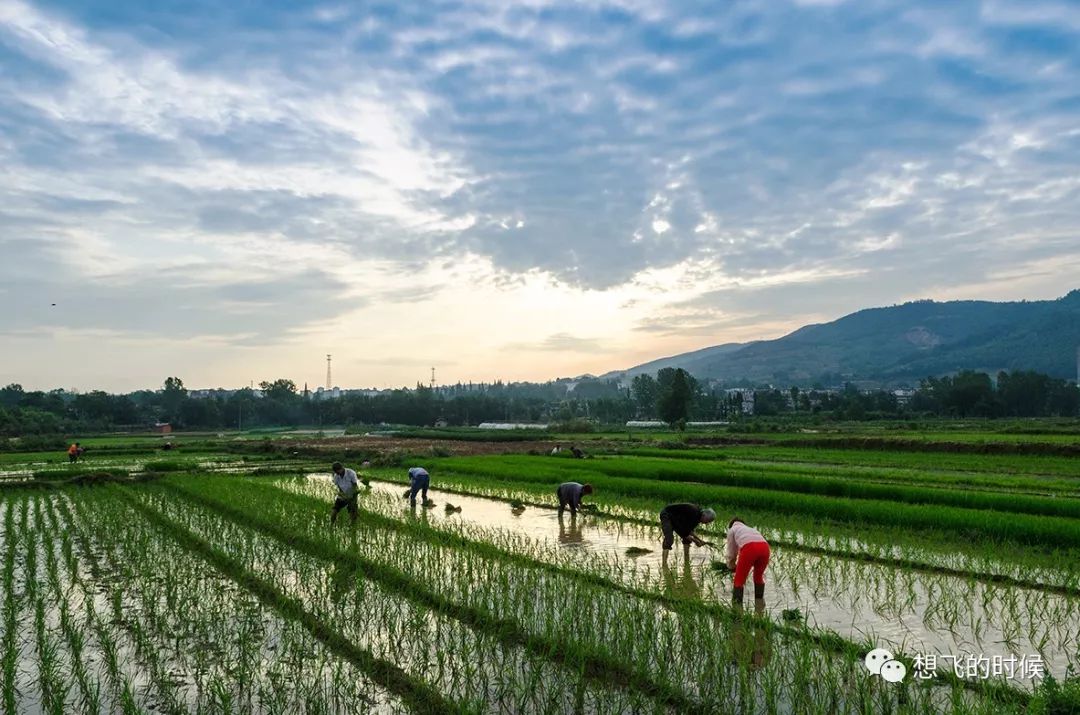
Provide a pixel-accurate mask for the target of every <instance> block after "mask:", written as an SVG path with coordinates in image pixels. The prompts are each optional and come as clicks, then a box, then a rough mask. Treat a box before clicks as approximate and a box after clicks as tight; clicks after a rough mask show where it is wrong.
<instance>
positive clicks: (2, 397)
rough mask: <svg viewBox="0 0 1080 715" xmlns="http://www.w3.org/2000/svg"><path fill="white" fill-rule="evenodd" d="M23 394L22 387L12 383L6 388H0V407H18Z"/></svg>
mask: <svg viewBox="0 0 1080 715" xmlns="http://www.w3.org/2000/svg"><path fill="white" fill-rule="evenodd" d="M25 394H26V393H25V392H23V386H22V385H18V384H16V383H14V382H13V383H11V384H10V385H8V386H7V387H0V407H7V408H8V409H10V408H12V407H18V406H19V403H20V402H21V401H22V398H23V395H25Z"/></svg>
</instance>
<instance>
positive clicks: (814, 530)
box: [370, 470, 1080, 595]
mask: <svg viewBox="0 0 1080 715" xmlns="http://www.w3.org/2000/svg"><path fill="white" fill-rule="evenodd" d="M370 473H371V474H373V475H376V476H377V477H378V478H380V479H384V480H388V481H391V482H395V483H402V481H401V479H402V478H401V474H400V472H399V471H395V470H371V472H370ZM594 484H595V482H594ZM438 486H439V489H440V490H442V491H446V492H449V493H459V494H466V495H474V496H481V497H488V498H495V499H501V500H504V501H507V502H520V503H525V504H528V505H531V506H539V507H548V508H554V507H555V506H556V504H557V502H556V500H555V496H554V488H553V484H552V482H551V481H550V480H548V479H520V478H514V477H513V476H511V477H507V476H506V475H480V474H456V473H453V472H446V471H439V472H438ZM689 486H691V487H692V486H693V485H689ZM646 494H647V492H646ZM694 497H697V498H699V499H702V503H703V504H709V505H711V506H714V507H716V508H718V509H724V508H729V509H731V510H732V512H734V511H737V512H738V513H739V514H740V515H742V516H743V517H744V518H748V519H750V520H751V521H753V522H754V523H756V524H758V525H759V526H760V527H761V528H763V529H765V530H766V532H767V533H768V534H769V540H770V541H771V542H773V543H775V544H780V545H783V546H785V547H788V548H797V549H800V550H804V551H810V552H814V553H818V554H822V555H829V556H833V557H836V558H843V559H854V560H857V561H862V562H869V563H881V564H883V565H888V566H892V567H895V568H910V569H916V570H920V571H923V572H927V573H941V574H948V575H955V576H964V577H972V578H977V579H979V580H982V581H987V582H993V583H999V584H1002V585H1014V586H1023V587H1030V588H1037V589H1040V590H1044V591H1048V592H1052V593H1060V594H1066V595H1075V594H1080V560H1078V559H1077V558H1076V556H1075V555H1074V554H1073V552H1072V551H1068V550H1059V549H1051V550H1033V549H1030V548H1028V547H1027V546H1026V545H1022V544H1020V545H1015V544H1009V543H1002V542H1000V541H988V540H983V539H979V540H971V539H968V538H966V535H965V534H964V533H960V534H958V533H956V532H954V531H945V530H942V529H937V528H934V527H932V526H931V527H924V528H921V529H919V530H911V529H909V528H906V527H905V526H904V525H903V524H896V525H882V524H874V525H873V528H872V529H867V528H865V526H863V525H862V524H861V523H860V522H847V523H837V522H836V521H833V520H831V519H828V518H818V517H815V516H814V515H813V514H803V513H791V512H784V511H780V510H773V509H767V508H759V507H757V506H754V505H751V506H739V507H738V508H737V509H736V508H735V507H733V506H731V505H728V504H725V503H724V502H723V501H720V500H717V499H715V496H710V495H709V494H705V495H703V494H702V493H701V492H700V491H697V492H696V493H691V494H686V493H683V494H682V497H681V498H680V497H679V492H673V491H671V490H670V489H669V490H668V494H667V496H666V497H665V495H664V494H663V493H661V494H660V495H659V496H657V495H656V494H653V495H652V496H647V495H638V494H636V493H632V494H626V493H623V492H622V491H620V489H619V485H618V483H613V484H612V485H611V486H610V487H605V488H603V489H601V490H599V491H597V492H596V493H595V494H594V495H593V497H592V498H593V500H594V501H595V502H596V503H597V504H598V505H599V507H600V510H599V511H598V512H596V515H599V516H603V517H605V518H608V519H614V520H620V521H625V522H629V523H636V524H644V525H655V524H657V516H656V514H657V513H658V512H659V510H660V508H661V507H662V506H663V505H664V504H666V503H668V502H670V501H676V500H682V499H687V498H694ZM704 531H706V532H707V531H708V529H707V528H706V529H704Z"/></svg>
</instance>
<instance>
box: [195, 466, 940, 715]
mask: <svg viewBox="0 0 1080 715" xmlns="http://www.w3.org/2000/svg"><path fill="white" fill-rule="evenodd" d="M196 481H197V482H198V483H197V485H196V484H193V482H192V480H190V479H188V480H186V481H184V482H179V483H178V486H179V488H180V489H181V490H183V491H185V492H187V493H189V494H198V495H199V499H198V501H199V502H200V503H206V504H207V505H208V506H211V508H213V509H214V510H215V511H217V512H218V513H219V514H221V515H222V518H223V519H227V520H235V521H239V522H242V523H249V524H251V525H252V526H253V527H254V528H257V529H259V530H260V531H263V532H264V533H267V534H268V535H271V536H273V537H274V538H277V539H279V540H281V541H282V542H288V543H289V544H291V545H292V546H294V547H295V548H302V549H304V550H318V549H320V548H323V549H325V548H327V547H328V546H330V547H333V545H334V544H335V543H338V544H340V545H339V546H338V547H337V551H338V556H336V557H335V558H348V557H349V554H352V553H355V552H359V554H360V555H357V556H356V558H362V559H364V561H363V563H361V564H358V566H359V567H361V568H365V569H367V571H368V573H370V572H371V569H372V568H377V567H378V566H379V565H380V564H381V565H389V566H393V567H394V568H395V569H402V570H406V571H407V572H412V573H413V574H415V575H414V577H413V585H411V586H410V587H411V588H419V587H420V586H419V585H418V583H424V582H428V583H430V587H432V588H435V589H436V590H437V592H438V593H441V594H445V595H447V596H448V597H450V598H452V599H453V600H454V601H455V602H462V603H466V604H469V606H470V607H472V608H476V609H477V610H486V609H491V608H493V606H495V605H496V604H498V609H497V611H496V612H508V613H513V614H515V619H516V620H517V621H518V623H520V624H523V625H524V626H525V627H526V629H527V630H528V631H530V632H534V633H535V632H537V631H539V632H540V633H544V634H546V637H547V638H550V639H551V640H552V642H555V643H558V642H560V639H563V642H565V643H566V646H564V648H565V651H564V652H573V651H574V650H576V651H577V652H578V653H579V654H580V653H582V652H588V651H592V652H594V653H595V652H598V651H599V652H601V653H602V652H603V650H606V651H607V655H608V656H609V657H611V658H613V659H614V660H616V661H618V660H623V661H624V662H626V663H634V664H635V665H636V666H637V667H644V668H645V672H646V673H651V674H656V673H659V674H662V675H664V677H665V679H670V682H671V684H672V685H673V686H681V687H689V684H694V686H696V687H697V688H698V691H697V693H696V694H697V695H698V697H699V699H701V700H706V701H708V702H721V703H724V702H731V698H732V693H731V692H730V691H725V690H723V686H722V685H718V684H717V683H713V682H711V681H710V673H715V667H716V666H715V664H714V663H713V662H712V661H708V662H703V661H699V662H679V663H675V664H671V663H666V662H663V661H658V660H657V658H658V655H662V654H658V653H657V652H656V648H655V645H654V644H655V643H671V644H678V643H681V642H683V641H682V638H685V637H686V635H683V636H682V637H680V634H687V635H690V636H691V638H692V640H693V641H694V647H693V649H695V650H696V649H697V648H698V647H700V648H701V649H702V650H703V651H704V652H705V653H716V652H721V653H722V652H724V649H725V647H726V646H727V645H728V644H729V643H730V642H731V639H730V637H729V636H730V632H729V631H730V629H731V625H732V622H731V621H730V619H727V620H725V619H723V618H719V617H718V615H717V614H716V612H715V611H712V610H710V609H706V608H703V607H702V606H701V604H700V602H697V604H696V605H689V604H688V605H687V606H686V608H685V609H681V608H675V609H674V611H673V612H674V613H675V614H676V620H675V622H674V623H671V622H669V621H668V619H659V621H660V622H659V623H657V622H655V621H657V620H658V619H657V614H659V613H662V612H663V611H665V610H669V609H660V610H657V608H656V603H655V601H654V600H652V599H645V598H639V597H638V596H636V595H631V594H628V593H626V592H625V591H621V590H618V589H613V588H610V587H603V586H599V585H596V584H594V583H592V582H590V581H589V580H587V579H576V578H564V577H562V576H561V575H559V574H552V572H551V570H550V569H545V568H540V567H533V568H530V567H526V566H523V565H520V564H517V563H514V564H510V563H505V562H503V561H498V560H494V559H489V558H486V554H485V556H484V557H479V554H478V553H477V552H476V551H475V550H472V549H461V548H447V547H445V546H442V545H440V544H438V543H435V542H424V541H421V540H418V539H416V538H415V537H414V536H413V535H411V534H401V533H398V532H394V531H388V532H381V534H372V533H371V532H370V531H369V530H368V529H367V528H365V527H358V531H357V536H356V542H355V543H353V542H352V541H350V540H349V539H348V536H347V533H348V532H347V531H346V530H339V531H338V532H327V531H326V530H325V528H322V526H321V525H320V524H319V521H318V514H319V513H320V512H323V509H324V508H325V504H324V503H322V504H320V503H319V502H315V501H313V500H307V504H305V502H304V501H303V500H301V499H299V498H296V497H290V498H282V499H274V498H273V497H272V496H270V495H269V494H268V493H267V490H256V489H253V488H252V487H250V486H248V485H235V484H232V485H221V484H213V485H208V484H207V483H206V481H205V480H196ZM210 489H212V490H213V492H215V493H216V496H212V497H211V496H207V492H208V491H209V490H210ZM253 491H257V492H258V493H257V494H252V492H253ZM234 492H235V493H234ZM285 497H288V495H285ZM244 501H249V502H250V505H249V506H237V504H238V503H239V504H242V503H243V502H244ZM372 538H377V540H378V542H377V546H376V548H372V547H371V546H370V545H369V543H368V542H369V541H370V540H371V539H372ZM320 543H321V544H322V546H320V545H319V544H320ZM354 550H355V551H354ZM568 602H569V604H578V606H579V607H580V608H581V609H583V611H582V614H581V616H580V617H579V618H578V620H577V623H578V624H579V627H578V628H577V629H575V630H574V632H573V634H572V635H573V640H571V641H569V642H566V641H565V639H566V637H567V634H566V633H565V622H566V619H565V616H566V609H567V608H568V607H569V606H568ZM489 612H490V611H489ZM702 619H704V620H702ZM736 622H738V621H736ZM672 629H674V630H672ZM777 640H778V641H780V642H782V644H783V646H782V648H796V647H802V646H801V644H803V643H804V642H805V643H811V644H813V643H814V641H813V640H812V639H809V638H807V639H799V638H793V639H788V638H787V636H786V635H778V637H777ZM672 647H674V648H675V649H676V650H680V649H683V648H685V647H686V646H685V644H684V645H682V646H678V645H673V646H672ZM782 648H781V649H782ZM602 649H603V650H602ZM777 649H778V646H776V645H774V646H773V650H774V651H775V650H777ZM849 657H850V656H849ZM703 658H704V656H703ZM703 666H705V667H703ZM851 666H852V661H850V660H849V661H846V662H843V659H841V662H840V667H839V673H836V672H833V675H832V676H829V674H828V672H829V668H826V672H825V673H823V674H821V675H822V677H823V679H824V680H826V681H827V680H829V677H834V678H836V677H839V678H841V679H842V680H843V681H844V682H845V683H846V685H845V686H844V687H845V688H852V687H854V688H856V690H854V691H852V690H849V691H848V692H849V693H853V692H854V693H861V694H862V695H865V693H864V692H862V691H860V690H858V686H860V685H865V684H866V681H865V679H864V678H862V677H861V674H859V673H858V670H857V669H853V668H852V667H851ZM698 668H701V670H698ZM835 670H836V668H835V667H833V671H835ZM770 672H771V671H770ZM789 675H790V674H787V675H785V674H783V673H781V674H775V677H779V678H780V679H781V681H782V680H783V678H786V677H788V676H789ZM855 675H859V676H860V677H858V678H855V677H853V676H855ZM848 681H853V682H848ZM776 687H778V688H779V689H780V691H783V690H785V689H786V688H785V687H783V684H782V682H781V683H777V685H776ZM908 695H909V696H910V697H919V695H918V694H917V693H909V694H908ZM860 696H861V695H860ZM831 697H833V698H835V697H836V696H835V694H834V695H832V696H831ZM852 705H853V703H852V702H843V703H837V702H831V703H830V707H834V708H840V709H844V710H847V709H849V708H850V707H852ZM932 709H933V708H931V710H932Z"/></svg>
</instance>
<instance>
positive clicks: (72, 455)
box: [68, 442, 82, 462]
mask: <svg viewBox="0 0 1080 715" xmlns="http://www.w3.org/2000/svg"><path fill="white" fill-rule="evenodd" d="M80 454H82V448H81V447H80V446H79V443H78V442H76V443H75V444H73V445H71V446H70V447H68V461H69V462H78V461H79V455H80Z"/></svg>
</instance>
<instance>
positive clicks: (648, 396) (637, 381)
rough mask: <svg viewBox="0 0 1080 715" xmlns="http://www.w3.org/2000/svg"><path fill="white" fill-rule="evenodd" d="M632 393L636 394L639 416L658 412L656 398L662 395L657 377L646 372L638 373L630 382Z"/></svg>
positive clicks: (649, 415)
mask: <svg viewBox="0 0 1080 715" xmlns="http://www.w3.org/2000/svg"><path fill="white" fill-rule="evenodd" d="M630 393H631V394H632V395H633V396H634V404H635V405H636V407H637V410H638V415H639V416H641V417H651V416H652V415H654V414H656V400H657V398H658V397H659V395H660V388H659V386H658V385H657V384H656V378H654V377H653V376H652V375H646V374H644V373H643V374H641V375H637V376H636V377H634V379H633V380H632V381H631V382H630Z"/></svg>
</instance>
